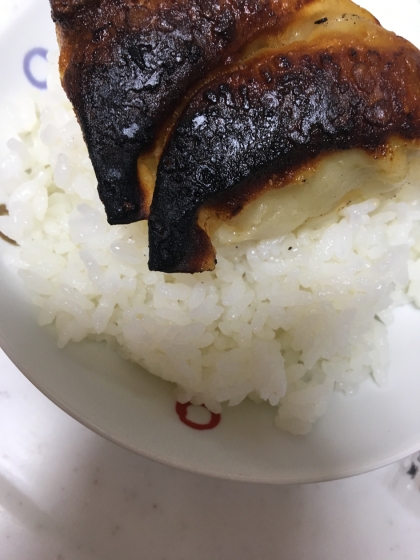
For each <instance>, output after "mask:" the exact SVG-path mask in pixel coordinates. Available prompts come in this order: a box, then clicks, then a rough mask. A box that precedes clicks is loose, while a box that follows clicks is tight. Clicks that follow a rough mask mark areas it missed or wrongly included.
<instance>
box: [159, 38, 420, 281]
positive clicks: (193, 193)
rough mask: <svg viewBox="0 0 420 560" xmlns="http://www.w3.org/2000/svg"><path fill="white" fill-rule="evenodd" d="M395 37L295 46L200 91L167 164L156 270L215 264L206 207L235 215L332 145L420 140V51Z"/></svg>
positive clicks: (370, 147)
mask: <svg viewBox="0 0 420 560" xmlns="http://www.w3.org/2000/svg"><path fill="white" fill-rule="evenodd" d="M387 39H388V40H387V41H385V42H384V44H382V45H381V47H382V48H381V50H380V51H378V50H377V49H376V48H372V47H371V46H370V45H366V44H364V43H363V42H361V41H360V40H358V38H357V37H355V36H353V37H352V36H350V37H349V36H348V35H345V36H344V37H343V38H342V39H341V40H340V39H335V40H334V41H333V42H332V45H331V46H326V47H324V48H323V47H322V44H319V43H318V44H315V45H307V44H300V45H296V46H295V47H294V49H293V50H290V52H289V51H284V50H283V51H280V52H277V53H275V54H271V56H269V57H267V56H265V57H263V58H261V57H256V58H255V59H253V60H251V61H250V62H249V63H248V64H247V65H246V66H245V67H243V68H242V69H241V71H240V72H234V73H228V74H226V75H224V76H222V77H219V78H218V79H217V80H215V81H213V82H212V83H209V84H207V85H206V87H205V88H203V89H202V90H200V91H199V92H198V93H197V94H196V95H195V96H194V98H193V99H192V100H191V102H190V104H189V105H188V107H187V109H186V110H185V111H184V113H183V115H182V116H181V117H180V119H179V120H178V122H177V125H176V127H175V129H174V131H173V133H172V136H171V138H170V140H169V142H168V144H167V146H166V148H165V150H164V152H163V154H162V157H161V160H160V163H159V167H158V174H157V181H156V187H155V191H154V195H153V202H152V207H151V213H150V216H149V249H150V260H149V268H150V269H151V270H160V271H164V272H199V271H204V270H212V269H213V268H214V265H215V262H216V261H215V251H214V248H213V247H212V244H211V241H210V239H209V237H208V236H207V235H206V233H205V232H204V231H203V230H202V229H201V230H200V228H199V226H198V223H197V220H198V212H199V210H200V209H201V208H203V206H205V205H206V206H213V209H215V211H216V212H219V213H221V214H225V215H226V216H229V215H234V214H235V213H236V212H238V211H239V210H240V209H241V207H242V206H243V204H244V203H245V202H246V201H247V200H249V199H251V198H255V196H256V195H258V194H259V192H260V191H261V188H262V187H263V186H264V185H266V184H267V181H266V180H265V179H266V178H267V176H270V174H271V175H273V174H278V175H280V176H281V175H283V174H285V173H288V172H290V170H293V169H296V168H299V167H302V166H305V165H307V164H308V162H311V161H313V160H314V159H315V158H317V157H319V156H321V155H322V154H326V153H328V152H331V151H337V150H347V149H350V148H362V149H364V150H367V151H370V152H373V151H375V150H376V151H378V149H380V148H381V147H384V146H385V145H386V143H387V141H388V140H389V139H390V137H391V136H399V137H401V138H403V139H407V140H408V141H409V140H413V139H419V138H420V53H419V51H418V50H417V49H415V48H414V47H413V46H412V45H410V44H409V43H407V42H406V41H404V40H402V39H400V38H397V37H396V36H394V35H393V34H389V36H388V37H387ZM349 44H351V45H352V46H351V47H349V46H348V45H349Z"/></svg>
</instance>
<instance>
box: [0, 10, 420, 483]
mask: <svg viewBox="0 0 420 560" xmlns="http://www.w3.org/2000/svg"><path fill="white" fill-rule="evenodd" d="M25 1H26V3H27V7H26V8H25V10H23V12H22V14H21V15H20V16H19V17H18V18H17V19H15V21H14V22H13V23H12V24H10V25H9V27H8V28H6V29H3V31H2V32H1V35H0V76H1V81H0V100H1V99H2V98H4V97H5V96H7V95H9V94H10V93H13V92H14V91H16V90H17V89H19V88H21V87H24V85H25V80H26V79H27V78H26V77H25V74H24V71H23V60H24V59H25V55H27V53H28V52H29V51H32V55H31V56H30V57H29V58H27V59H26V60H27V70H29V72H30V73H31V74H32V78H33V80H32V81H33V82H34V83H35V84H37V85H38V86H40V85H41V86H42V81H43V79H44V77H43V72H45V68H44V67H43V59H42V54H43V51H42V50H35V51H33V49H48V48H51V47H52V46H54V45H55V38H54V29H53V25H52V23H51V21H50V19H49V6H48V1H47V0H25ZM361 3H362V4H363V5H364V6H365V7H367V8H368V9H370V10H371V11H372V12H373V13H375V15H376V16H377V17H378V18H379V19H380V20H381V22H382V23H383V24H384V25H385V26H386V27H388V28H391V29H393V30H396V31H397V32H398V33H399V34H401V35H404V36H405V37H407V38H408V39H410V40H411V41H413V42H415V41H416V40H418V37H417V33H418V29H419V28H420V4H419V2H418V1H417V0H401V1H400V2H396V1H395V0H389V1H384V0H364V1H363V2H361ZM9 250H11V248H10V246H8V245H6V243H4V242H0V257H1V258H0V310H1V314H0V344H1V345H2V347H3V348H4V350H5V351H6V352H7V354H8V355H9V356H10V358H11V359H12V360H13V361H14V362H15V364H16V365H17V366H18V367H19V368H20V369H21V371H22V372H23V373H24V374H25V375H26V376H27V377H28V378H29V379H30V380H31V381H32V382H33V383H34V384H35V385H36V386H37V387H38V388H39V389H40V390H41V391H42V392H44V393H45V394H46V395H47V396H48V397H49V398H50V399H51V400H52V401H53V402H55V403H56V404H57V405H58V406H60V407H61V408H62V409H63V410H65V411H67V412H68V413H69V414H71V415H72V416H73V417H74V418H76V419H77V420H79V421H80V422H82V423H83V424H85V425H86V426H88V427H90V428H92V429H93V430H95V431H96V432H98V433H99V434H102V435H103V436H105V437H107V438H109V439H110V440H112V441H114V442H116V443H118V444H120V445H122V446H124V447H126V448H128V449H131V450H133V451H135V452H136V453H139V454H141V455H144V456H146V457H149V458H151V459H154V460H157V461H160V462H163V463H166V464H169V465H174V466H177V467H181V468H184V469H187V470H190V471H194V472H198V473H203V474H208V475H214V476H219V477H223V478H228V479H234V480H243V481H252V482H272V483H291V482H311V481H321V480H329V479H333V478H339V477H345V476H349V475H353V474H357V473H361V472H364V471H367V470H370V469H373V468H376V467H380V466H382V465H385V464H387V463H390V462H392V461H394V460H397V459H400V458H402V457H404V456H406V455H409V454H411V453H414V452H416V451H417V450H418V449H420V312H418V311H415V310H414V309H412V308H402V309H399V310H398V312H397V318H396V322H395V324H394V326H393V327H392V328H391V329H390V333H389V335H390V339H391V350H392V367H391V371H390V380H391V381H390V385H389V387H387V388H386V389H379V388H377V387H376V386H375V385H374V383H373V382H372V383H370V382H367V383H365V384H364V386H363V387H362V389H361V390H360V391H359V393H358V394H357V395H356V396H354V397H344V396H342V395H341V394H336V395H335V396H334V398H333V403H332V406H331V407H330V409H329V412H328V413H327V415H326V416H325V417H324V418H323V419H322V420H321V421H319V422H318V424H317V425H316V426H315V428H314V430H313V432H312V433H311V434H310V435H309V436H306V437H293V436H290V435H287V434H283V433H281V432H280V431H279V430H277V429H276V428H275V427H274V424H273V417H274V414H273V410H271V409H270V407H269V406H265V405H260V406H256V405H253V404H252V403H251V402H245V403H243V404H241V405H240V406H238V407H234V408H226V409H225V410H224V411H223V413H222V418H221V422H220V424H219V425H218V426H217V427H216V428H214V429H212V430H206V431H197V430H193V429H191V428H189V427H187V426H186V425H184V424H183V423H181V422H180V421H179V419H178V416H177V414H176V411H175V402H174V397H173V389H172V386H171V385H169V384H167V383H165V382H163V381H161V380H159V379H156V378H154V377H153V376H151V375H149V374H147V373H146V372H144V371H141V370H140V369H139V368H138V367H136V366H134V365H133V364H130V363H128V362H124V361H122V360H121V359H119V358H118V357H117V356H116V355H115V354H114V353H112V352H111V351H110V350H108V349H107V348H106V347H105V345H103V344H94V343H83V344H70V345H69V346H68V347H66V349H65V350H58V349H57V347H56V344H55V339H54V335H53V333H52V332H51V331H49V330H47V329H42V328H40V327H39V326H38V325H37V322H36V317H35V310H34V309H33V307H32V306H31V304H30V303H29V301H28V298H27V296H26V294H25V292H24V291H23V289H22V287H21V285H20V283H19V281H18V279H17V277H16V275H15V273H14V272H13V271H12V270H10V269H8V268H7V266H6V265H5V263H4V259H3V257H4V255H5V253H6V252H7V251H9Z"/></svg>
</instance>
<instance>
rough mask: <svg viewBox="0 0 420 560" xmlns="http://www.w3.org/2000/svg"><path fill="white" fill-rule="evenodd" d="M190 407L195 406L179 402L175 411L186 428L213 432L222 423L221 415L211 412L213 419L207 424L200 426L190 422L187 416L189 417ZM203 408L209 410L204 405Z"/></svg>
mask: <svg viewBox="0 0 420 560" xmlns="http://www.w3.org/2000/svg"><path fill="white" fill-rule="evenodd" d="M190 406H193V405H192V404H191V403H190V402H187V403H180V402H177V403H176V406H175V410H176V413H177V414H178V416H179V419H180V420H181V422H183V423H184V424H185V425H186V426H188V427H190V428H193V430H212V429H213V428H215V427H216V426H218V424H219V423H220V420H221V418H222V416H221V414H215V413H214V412H211V411H210V410H209V413H210V414H211V418H210V420H209V421H208V422H207V424H199V423H198V422H193V421H192V420H189V418H188V416H187V415H188V408H189V407H190ZM201 406H202V407H203V408H205V409H206V410H208V408H207V407H206V406H204V404H202V405H201Z"/></svg>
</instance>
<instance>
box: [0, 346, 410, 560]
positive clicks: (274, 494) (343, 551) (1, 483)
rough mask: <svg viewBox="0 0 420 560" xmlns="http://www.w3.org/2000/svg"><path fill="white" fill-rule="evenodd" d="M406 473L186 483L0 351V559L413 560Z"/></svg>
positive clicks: (394, 468)
mask: <svg viewBox="0 0 420 560" xmlns="http://www.w3.org/2000/svg"><path fill="white" fill-rule="evenodd" d="M405 470H406V467H402V465H391V466H390V467H387V468H384V469H381V470H379V471H376V472H372V473H368V474H365V475H362V476H358V477H355V478H352V479H347V480H342V481H335V482H329V483H323V484H311V485H299V486H269V485H257V484H242V483H232V482H227V481H223V480H217V479H212V478H206V477H202V476H197V475H193V474H190V473H185V472H182V471H179V470H175V469H172V468H169V467H166V466H162V465H159V464H155V463H152V462H150V461H148V460H146V459H143V458H142V457H138V456H136V455H134V454H132V453H131V452H129V451H126V450H125V449H121V448H119V447H117V446H116V445H114V444H113V443H110V442H108V441H106V440H104V439H103V438H102V437H100V436H98V435H96V434H94V433H92V432H91V431H90V430H88V429H86V428H85V427H83V426H81V425H80V424H79V423H78V422H76V421H75V420H73V419H72V418H70V417H69V416H68V415H67V414H65V413H64V412H62V411H61V410H60V409H59V408H57V407H56V406H55V405H54V404H52V403H51V402H50V401H48V400H47V399H46V398H45V397H44V396H43V395H42V394H41V393H40V392H39V391H38V390H37V389H35V387H33V386H32V385H31V383H30V382H29V381H27V379H26V378H25V377H24V376H23V375H22V374H21V373H20V372H19V371H18V370H17V369H16V368H15V366H14V365H13V364H12V363H11V362H10V361H9V359H8V358H7V357H6V356H5V354H4V353H2V352H1V351H0V560H117V559H118V560H132V559H142V560H143V559H145V560H193V559H194V560H219V559H220V560H236V559H238V560H239V559H241V560H266V559H267V560H273V559H282V560H283V559H285V560H306V559H308V560H391V559H393V560H403V559H406V560H418V559H419V558H420V492H418V491H417V492H414V491H413V490H407V488H408V484H409V482H410V477H408V476H407V475H405ZM417 494H419V495H417ZM417 506H418V507H417Z"/></svg>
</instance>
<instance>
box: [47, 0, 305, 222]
mask: <svg viewBox="0 0 420 560" xmlns="http://www.w3.org/2000/svg"><path fill="white" fill-rule="evenodd" d="M50 1H51V7H52V16H53V19H54V21H55V22H56V25H57V36H58V40H59V44H60V49H61V58H60V70H61V75H62V82H63V86H64V89H65V91H66V93H67V95H68V97H69V98H70V100H71V102H72V103H73V106H74V109H75V112H76V115H77V117H78V120H79V123H80V125H81V127H82V130H83V134H84V137H85V141H86V144H87V147H88V150H89V154H90V157H91V160H92V163H93V166H94V169H95V173H96V176H97V179H98V188H99V194H100V197H101V199H102V202H103V203H104V205H105V210H106V212H107V216H108V221H109V222H110V223H112V224H115V223H129V222H133V221H135V220H139V219H144V218H146V217H147V215H148V211H149V208H148V206H147V204H146V203H145V199H144V196H143V193H142V192H141V188H140V186H139V181H138V177H137V159H138V157H139V156H140V154H141V153H142V152H144V151H145V150H146V149H147V148H148V147H150V145H151V144H152V142H153V140H154V138H155V136H156V133H157V131H158V130H159V128H160V127H161V126H162V124H163V123H164V121H165V119H166V118H167V117H168V115H170V114H171V112H173V111H174V109H175V107H176V106H177V103H178V102H179V99H180V98H182V97H183V96H185V94H186V92H187V91H188V90H189V89H190V88H191V86H192V84H194V82H197V81H198V80H199V79H201V78H203V77H204V76H205V75H206V74H207V73H208V72H209V71H211V70H212V69H214V68H215V67H217V66H219V65H221V66H222V67H223V65H224V64H226V63H231V62H232V60H233V59H232V57H233V56H234V55H235V54H236V53H237V52H238V51H239V50H240V49H241V47H243V45H244V44H245V43H246V42H249V41H250V40H252V38H254V37H257V36H258V35H259V34H261V33H262V32H263V31H267V30H278V31H281V30H282V29H284V28H285V27H286V26H287V24H288V23H289V22H290V20H291V19H292V18H293V16H294V15H295V14H296V13H297V12H299V10H301V9H302V7H303V6H304V5H307V4H311V3H312V2H313V1H314V0H216V1H215V0H176V1H175V0H166V1H164V2H160V1H159V2H158V1H157V0H149V1H148V0H50Z"/></svg>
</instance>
